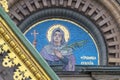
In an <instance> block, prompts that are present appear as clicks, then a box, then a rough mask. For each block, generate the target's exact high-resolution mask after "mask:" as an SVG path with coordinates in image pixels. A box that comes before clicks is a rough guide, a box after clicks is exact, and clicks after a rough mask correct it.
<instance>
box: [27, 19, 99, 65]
mask: <svg viewBox="0 0 120 80" xmlns="http://www.w3.org/2000/svg"><path fill="white" fill-rule="evenodd" d="M54 24H61V25H64V26H65V27H66V28H67V29H68V31H69V33H70V39H69V41H68V44H72V43H74V42H78V41H81V40H87V43H86V44H85V45H84V46H82V47H80V48H77V49H75V50H74V51H73V53H74V56H75V58H76V65H99V58H98V57H99V53H98V52H97V47H96V46H95V43H94V42H93V40H92V38H91V37H90V35H89V34H88V33H87V32H86V31H84V30H83V29H82V28H80V27H79V26H78V25H76V24H74V23H71V22H70V21H65V20H46V21H44V22H40V23H39V24H37V25H35V26H33V27H32V28H31V29H29V30H28V31H27V32H26V33H25V36H26V37H27V38H28V40H29V41H30V42H31V43H32V42H33V39H34V37H33V35H31V33H33V31H34V30H36V31H37V32H38V33H39V34H38V35H37V45H36V49H37V50H38V51H39V52H40V51H41V49H42V48H43V47H44V46H45V45H47V44H48V43H49V42H48V40H47V37H46V33H47V31H48V29H49V28H50V27H51V26H52V25H54Z"/></svg>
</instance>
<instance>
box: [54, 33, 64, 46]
mask: <svg viewBox="0 0 120 80" xmlns="http://www.w3.org/2000/svg"><path fill="white" fill-rule="evenodd" d="M53 40H54V44H55V45H58V46H59V45H61V40H62V35H61V33H60V32H59V31H56V32H55V34H54V35H53Z"/></svg>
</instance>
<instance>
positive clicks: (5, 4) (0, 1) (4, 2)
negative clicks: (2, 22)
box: [0, 0, 9, 12]
mask: <svg viewBox="0 0 120 80" xmlns="http://www.w3.org/2000/svg"><path fill="white" fill-rule="evenodd" d="M0 4H1V5H2V7H3V8H4V10H5V11H6V12H9V10H8V2H7V0H0Z"/></svg>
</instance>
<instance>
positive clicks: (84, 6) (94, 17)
mask: <svg viewBox="0 0 120 80" xmlns="http://www.w3.org/2000/svg"><path fill="white" fill-rule="evenodd" d="M102 1H103V2H102ZM102 1H97V0H18V1H17V2H14V4H13V5H12V6H10V12H9V15H10V17H11V18H12V19H13V21H14V22H15V23H16V25H18V26H19V25H20V24H21V23H22V22H23V21H24V20H25V19H26V18H27V17H29V16H30V15H32V14H33V13H36V12H38V11H41V10H43V9H46V8H54V7H56V8H66V9H71V10H73V11H75V12H78V13H80V14H83V15H84V16H86V17H87V18H88V19H90V21H92V22H93V23H94V24H95V25H96V26H97V28H98V29H99V31H101V34H102V36H103V38H104V40H105V43H106V46H107V51H108V52H107V53H108V57H109V59H108V63H109V64H111V65H119V64H120V62H119V60H118V59H117V58H119V57H120V50H119V45H120V41H119V39H120V38H119V34H120V33H119V32H118V26H119V25H118V24H119V22H120V21H119V19H117V16H116V14H117V15H119V12H118V10H117V9H115V11H114V12H111V11H112V10H113V9H114V8H112V9H110V8H111V7H112V6H111V7H110V4H113V3H112V2H111V1H110V2H109V1H106V0H102ZM114 3H115V2H114ZM101 4H102V5H101ZM109 7H110V8H109ZM109 11H110V12H111V13H112V14H111V13H109ZM116 21H117V24H116ZM116 60H117V61H116Z"/></svg>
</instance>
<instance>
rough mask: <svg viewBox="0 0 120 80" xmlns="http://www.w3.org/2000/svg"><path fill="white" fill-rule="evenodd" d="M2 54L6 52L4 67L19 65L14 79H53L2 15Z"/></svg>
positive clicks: (0, 19)
mask: <svg viewBox="0 0 120 80" xmlns="http://www.w3.org/2000/svg"><path fill="white" fill-rule="evenodd" d="M0 54H6V56H5V57H4V58H3V62H2V65H3V66H4V67H8V68H12V67H14V66H18V67H17V69H16V70H15V71H14V75H13V78H14V80H25V79H30V80H51V79H50V77H49V76H48V75H47V74H46V73H45V71H44V70H43V68H42V67H41V66H40V65H39V64H38V63H37V62H36V61H35V60H34V59H33V58H32V56H31V55H30V54H29V52H28V51H27V50H26V49H25V47H24V46H23V45H22V44H21V42H20V41H19V40H18V39H17V37H16V36H15V34H14V33H13V32H12V31H11V30H10V28H9V27H8V25H7V24H6V22H5V21H4V20H3V19H2V18H1V17H0Z"/></svg>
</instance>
